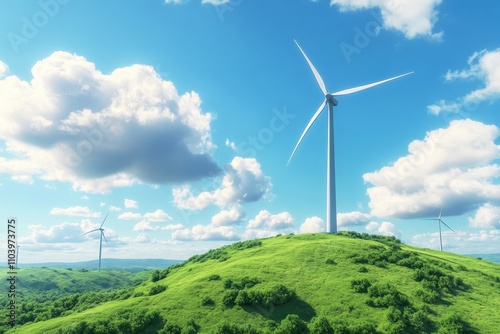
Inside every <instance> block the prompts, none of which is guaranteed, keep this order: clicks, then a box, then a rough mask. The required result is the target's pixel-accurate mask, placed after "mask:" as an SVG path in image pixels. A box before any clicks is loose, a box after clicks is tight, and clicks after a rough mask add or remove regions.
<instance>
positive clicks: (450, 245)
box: [411, 227, 500, 254]
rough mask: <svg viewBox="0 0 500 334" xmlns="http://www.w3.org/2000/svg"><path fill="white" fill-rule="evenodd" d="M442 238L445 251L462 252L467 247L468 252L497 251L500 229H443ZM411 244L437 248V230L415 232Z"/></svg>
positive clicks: (484, 252) (499, 241) (485, 252)
mask: <svg viewBox="0 0 500 334" xmlns="http://www.w3.org/2000/svg"><path fill="white" fill-rule="evenodd" d="M436 230H437V227H436ZM442 238H443V249H444V250H445V251H449V252H453V253H463V250H464V249H467V252H468V254H477V253H479V254H488V253H498V244H499V243H500V230H489V231H485V230H483V231H479V232H473V233H469V232H464V231H457V232H456V233H453V232H451V231H443V233H442ZM411 244H412V245H414V246H417V247H424V248H431V249H439V232H438V231H436V232H434V233H425V234H417V235H415V236H413V237H412V239H411Z"/></svg>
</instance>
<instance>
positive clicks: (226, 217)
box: [212, 204, 246, 226]
mask: <svg viewBox="0 0 500 334" xmlns="http://www.w3.org/2000/svg"><path fill="white" fill-rule="evenodd" d="M245 216H246V213H245V210H243V207H242V206H241V205H239V204H235V205H233V206H232V207H231V208H230V209H229V210H221V211H220V212H219V213H218V214H216V215H215V216H213V217H212V225H214V226H224V225H233V224H237V223H240V222H241V221H242V220H243V219H244V218H245Z"/></svg>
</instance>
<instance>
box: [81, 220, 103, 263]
mask: <svg viewBox="0 0 500 334" xmlns="http://www.w3.org/2000/svg"><path fill="white" fill-rule="evenodd" d="M108 215H109V211H108V213H107V214H106V217H104V220H103V221H102V224H101V226H99V228H96V229H95V230H92V231H88V232H85V233H83V234H81V235H85V234H89V233H92V232H95V231H100V232H101V238H100V240H99V266H98V268H97V270H101V254H102V238H104V240H106V236H105V235H104V229H103V228H102V225H104V222H105V221H106V219H107V218H108ZM106 242H108V240H106Z"/></svg>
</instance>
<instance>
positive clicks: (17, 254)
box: [16, 245, 21, 269]
mask: <svg viewBox="0 0 500 334" xmlns="http://www.w3.org/2000/svg"><path fill="white" fill-rule="evenodd" d="M19 248H21V246H19V245H16V269H19V267H18V266H17V261H18V260H19Z"/></svg>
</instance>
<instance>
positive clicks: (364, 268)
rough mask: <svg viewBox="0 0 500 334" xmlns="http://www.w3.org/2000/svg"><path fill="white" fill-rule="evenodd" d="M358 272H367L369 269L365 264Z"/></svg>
mask: <svg viewBox="0 0 500 334" xmlns="http://www.w3.org/2000/svg"><path fill="white" fill-rule="evenodd" d="M358 272H360V273H367V272H368V269H366V267H365V266H361V267H359V269H358Z"/></svg>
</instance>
